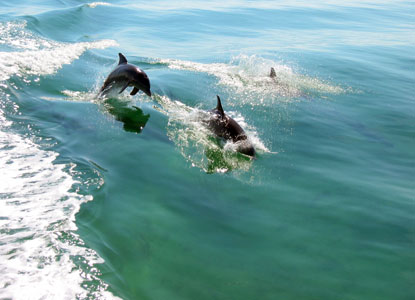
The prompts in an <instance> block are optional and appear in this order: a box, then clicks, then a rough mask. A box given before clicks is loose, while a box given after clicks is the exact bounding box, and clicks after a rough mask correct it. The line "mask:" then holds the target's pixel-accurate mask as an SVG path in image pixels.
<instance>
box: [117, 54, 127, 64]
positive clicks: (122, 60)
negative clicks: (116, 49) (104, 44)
mask: <svg viewBox="0 0 415 300" xmlns="http://www.w3.org/2000/svg"><path fill="white" fill-rule="evenodd" d="M118 56H119V57H120V61H119V62H118V64H119V65H122V64H126V63H127V59H126V58H125V56H124V55H123V54H122V53H118Z"/></svg>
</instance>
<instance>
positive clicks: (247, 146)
mask: <svg viewBox="0 0 415 300" xmlns="http://www.w3.org/2000/svg"><path fill="white" fill-rule="evenodd" d="M216 97H217V99H218V104H217V106H216V108H214V109H212V110H211V111H210V113H211V118H210V119H209V120H208V122H207V123H208V127H209V129H210V130H211V131H212V132H213V133H214V134H216V135H217V136H219V137H221V138H223V139H225V140H230V141H232V142H234V143H236V144H237V146H238V147H237V151H238V152H240V153H242V154H245V155H248V156H251V157H255V148H254V146H253V145H252V143H251V142H250V141H249V139H248V136H247V135H246V133H245V131H244V130H243V129H242V127H241V126H239V124H238V123H237V122H236V121H235V120H234V119H232V118H231V117H229V116H228V115H226V114H225V112H224V111H223V108H222V103H221V101H220V98H219V96H216Z"/></svg>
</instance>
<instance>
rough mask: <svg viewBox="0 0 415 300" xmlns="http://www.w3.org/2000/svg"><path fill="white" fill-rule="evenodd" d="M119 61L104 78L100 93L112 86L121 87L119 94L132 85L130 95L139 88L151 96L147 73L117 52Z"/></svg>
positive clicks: (135, 92)
mask: <svg viewBox="0 0 415 300" xmlns="http://www.w3.org/2000/svg"><path fill="white" fill-rule="evenodd" d="M118 55H119V57H120V61H119V63H118V66H117V67H116V68H115V69H114V70H113V71H112V72H111V73H110V74H109V75H108V77H107V79H105V82H104V85H103V86H102V88H101V90H100V92H99V93H100V94H105V93H106V92H108V90H110V89H111V88H112V87H121V90H120V91H119V93H120V94H121V93H122V92H123V91H124V90H125V89H126V88H127V87H128V86H133V87H134V88H133V90H132V91H131V93H130V95H132V96H134V95H135V94H137V92H138V91H139V90H142V91H143V92H144V93H145V94H146V95H147V96H149V97H151V91H150V80H149V79H148V77H147V74H146V73H145V72H144V71H143V70H141V69H140V68H138V67H136V66H134V65H131V64H129V63H128V62H127V59H126V58H125V56H124V55H122V54H121V53H118Z"/></svg>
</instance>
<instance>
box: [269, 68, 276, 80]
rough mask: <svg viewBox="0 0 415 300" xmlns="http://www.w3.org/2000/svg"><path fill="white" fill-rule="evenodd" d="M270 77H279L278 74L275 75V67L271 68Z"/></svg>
mask: <svg viewBox="0 0 415 300" xmlns="http://www.w3.org/2000/svg"><path fill="white" fill-rule="evenodd" d="M269 77H271V78H275V77H277V73H275V69H274V68H273V67H271V72H270V73H269Z"/></svg>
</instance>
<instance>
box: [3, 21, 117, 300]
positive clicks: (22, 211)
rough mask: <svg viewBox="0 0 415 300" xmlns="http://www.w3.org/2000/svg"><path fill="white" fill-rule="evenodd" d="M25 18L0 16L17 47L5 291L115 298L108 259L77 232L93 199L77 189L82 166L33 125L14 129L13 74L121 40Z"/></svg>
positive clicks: (8, 153)
mask: <svg viewBox="0 0 415 300" xmlns="http://www.w3.org/2000/svg"><path fill="white" fill-rule="evenodd" d="M25 25H26V24H25V23H0V38H1V39H0V41H1V42H0V47H1V48H0V49H2V50H10V49H12V50H13V51H5V52H0V74H1V75H0V83H1V84H0V170H1V172H0V274H1V275H0V299H25V300H26V299H90V298H94V299H114V298H116V297H114V296H113V295H112V294H111V293H110V292H108V291H107V284H106V283H104V282H103V281H102V280H101V279H100V278H99V274H100V273H99V270H98V269H97V264H100V263H102V262H103V260H102V259H101V258H100V257H99V255H98V254H97V253H96V252H95V251H94V250H92V249H89V248H87V247H85V246H84V242H83V241H82V239H81V238H80V237H79V236H78V235H77V234H76V232H75V230H76V229H77V228H76V224H75V214H76V213H77V212H78V211H79V209H80V205H81V204H82V203H85V202H87V201H90V200H92V196H88V195H86V196H83V195H80V194H78V193H77V192H75V191H74V185H76V184H79V183H78V182H77V181H76V180H74V176H79V174H78V173H77V171H76V166H75V165H73V164H62V163H58V162H57V157H58V154H57V153H56V152H54V151H50V150H48V151H47V150H42V149H41V147H40V146H39V145H38V144H36V143H35V142H34V141H33V140H32V138H34V134H33V133H32V132H31V131H30V130H28V131H27V132H26V134H25V136H21V135H19V134H17V133H15V132H13V130H12V125H13V123H12V122H11V121H10V120H8V119H6V115H5V109H6V107H9V108H8V109H9V110H10V107H12V108H14V111H15V113H18V107H17V105H16V104H13V102H12V100H11V99H10V95H9V94H8V93H6V92H5V91H6V90H7V86H8V85H7V84H6V82H5V80H7V79H9V78H10V77H11V76H18V77H26V76H30V75H46V74H52V73H54V72H56V71H57V70H58V69H59V68H60V67H61V66H62V65H63V64H67V63H70V62H72V61H73V60H74V59H76V58H77V57H79V56H80V55H81V54H82V53H83V52H84V51H85V50H86V49H90V48H104V47H107V46H110V45H113V44H114V42H113V41H99V42H91V43H86V42H85V43H75V44H70V43H58V42H53V41H48V40H46V39H43V38H40V37H37V36H36V35H34V34H32V33H30V32H28V31H25ZM2 81H3V82H2ZM97 176H98V177H100V176H99V175H97ZM96 182H97V183H96V184H97V187H99V185H100V184H102V180H96Z"/></svg>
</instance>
